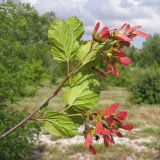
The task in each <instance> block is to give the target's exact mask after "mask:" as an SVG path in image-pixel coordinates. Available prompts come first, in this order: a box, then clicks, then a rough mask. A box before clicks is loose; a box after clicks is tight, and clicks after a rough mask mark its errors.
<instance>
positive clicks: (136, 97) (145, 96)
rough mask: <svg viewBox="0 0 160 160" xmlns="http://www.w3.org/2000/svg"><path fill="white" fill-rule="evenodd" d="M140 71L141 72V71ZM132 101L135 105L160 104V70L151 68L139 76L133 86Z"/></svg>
mask: <svg viewBox="0 0 160 160" xmlns="http://www.w3.org/2000/svg"><path fill="white" fill-rule="evenodd" d="M139 71H140V70H139ZM130 89H131V92H132V96H131V101H132V102H134V103H146V104H159V103H160V70H159V69H158V66H156V67H150V68H149V69H146V70H145V71H144V70H143V72H141V71H140V73H138V74H137V76H136V78H135V80H134V82H133V85H132V86H131V88H130Z"/></svg>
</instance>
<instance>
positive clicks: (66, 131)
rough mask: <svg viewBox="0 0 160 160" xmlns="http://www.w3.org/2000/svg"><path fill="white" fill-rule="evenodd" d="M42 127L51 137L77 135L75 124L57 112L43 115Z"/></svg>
mask: <svg viewBox="0 0 160 160" xmlns="http://www.w3.org/2000/svg"><path fill="white" fill-rule="evenodd" d="M44 127H45V129H46V130H47V131H48V132H49V133H51V134H53V135H58V136H65V137H73V136H75V135H76V134H77V127H76V125H75V123H74V122H73V121H72V120H71V119H70V118H69V117H67V116H66V115H64V114H60V113H57V112H47V113H46V114H45V121H44Z"/></svg>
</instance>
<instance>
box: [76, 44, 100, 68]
mask: <svg viewBox="0 0 160 160" xmlns="http://www.w3.org/2000/svg"><path fill="white" fill-rule="evenodd" d="M91 47H92V48H91ZM100 47H101V46H100V45H98V43H95V44H93V46H92V41H88V42H86V43H83V44H82V45H81V46H80V48H79V50H78V52H77V54H76V56H77V59H78V60H79V61H80V62H82V64H83V65H85V64H87V63H89V62H91V61H93V60H94V59H95V58H96V53H97V52H98V49H100ZM91 49H92V51H91V52H90V50H91ZM84 57H85V58H84Z"/></svg>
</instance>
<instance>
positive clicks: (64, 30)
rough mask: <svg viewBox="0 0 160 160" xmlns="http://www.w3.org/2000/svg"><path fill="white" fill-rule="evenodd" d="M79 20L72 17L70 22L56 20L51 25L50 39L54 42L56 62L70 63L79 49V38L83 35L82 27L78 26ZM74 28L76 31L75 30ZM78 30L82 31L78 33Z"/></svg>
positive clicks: (53, 48) (53, 49)
mask: <svg viewBox="0 0 160 160" xmlns="http://www.w3.org/2000/svg"><path fill="white" fill-rule="evenodd" d="M74 22H77V18H75V17H72V18H70V19H69V20H68V21H63V20H56V21H55V22H54V23H52V24H51V26H50V29H49V31H48V37H49V38H50V39H51V40H52V42H53V47H52V53H53V57H54V59H55V60H57V61H59V62H69V61H70V60H71V59H72V58H73V57H74V55H75V54H76V52H77V50H78V49H79V43H78V41H77V35H78V37H79V36H80V35H81V34H82V33H83V32H82V33H81V30H82V31H83V26H82V25H80V26H79V25H77V23H74ZM73 28H74V30H73ZM77 30H79V31H80V33H79V32H76V31H77Z"/></svg>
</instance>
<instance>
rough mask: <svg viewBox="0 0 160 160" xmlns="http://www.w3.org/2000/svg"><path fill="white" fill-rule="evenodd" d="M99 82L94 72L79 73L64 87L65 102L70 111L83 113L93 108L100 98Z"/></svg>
mask: <svg viewBox="0 0 160 160" xmlns="http://www.w3.org/2000/svg"><path fill="white" fill-rule="evenodd" d="M98 86H99V82H98V81H97V80H96V79H95V76H94V75H93V74H83V73H78V75H76V76H74V77H73V78H72V79H71V81H70V83H69V85H68V86H67V87H65V88H64V89H63V96H64V101H65V104H66V105H67V106H68V107H69V106H70V108H69V109H67V112H69V113H81V112H86V111H87V110H90V109H93V108H95V107H96V106H97V104H98V100H99V89H98Z"/></svg>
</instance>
